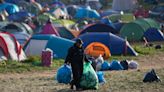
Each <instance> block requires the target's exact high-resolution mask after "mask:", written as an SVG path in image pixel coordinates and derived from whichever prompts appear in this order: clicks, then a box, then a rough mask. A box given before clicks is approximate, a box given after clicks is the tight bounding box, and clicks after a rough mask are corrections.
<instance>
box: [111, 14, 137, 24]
mask: <svg viewBox="0 0 164 92" xmlns="http://www.w3.org/2000/svg"><path fill="white" fill-rule="evenodd" d="M108 18H109V19H110V20H111V21H112V22H114V21H117V20H118V19H119V20H121V21H123V22H131V21H134V20H135V17H134V15H133V14H131V13H125V14H123V15H121V14H112V15H110V16H108Z"/></svg>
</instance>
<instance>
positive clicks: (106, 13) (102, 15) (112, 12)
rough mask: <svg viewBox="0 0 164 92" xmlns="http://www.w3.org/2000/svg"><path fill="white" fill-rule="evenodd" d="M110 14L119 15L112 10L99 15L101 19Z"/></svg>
mask: <svg viewBox="0 0 164 92" xmlns="http://www.w3.org/2000/svg"><path fill="white" fill-rule="evenodd" d="M112 14H119V12H118V11H114V10H106V11H103V12H101V13H100V15H101V17H105V16H110V15H112Z"/></svg>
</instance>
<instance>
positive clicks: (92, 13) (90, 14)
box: [75, 8, 100, 18]
mask: <svg viewBox="0 0 164 92" xmlns="http://www.w3.org/2000/svg"><path fill="white" fill-rule="evenodd" d="M75 18H100V14H99V13H98V12H97V11H96V10H92V9H88V8H78V9H77V12H76V14H75Z"/></svg>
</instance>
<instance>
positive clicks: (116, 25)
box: [113, 22, 126, 33]
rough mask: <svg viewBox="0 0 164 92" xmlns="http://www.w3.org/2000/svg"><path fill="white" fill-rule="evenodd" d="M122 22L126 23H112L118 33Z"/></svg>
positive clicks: (122, 24)
mask: <svg viewBox="0 0 164 92" xmlns="http://www.w3.org/2000/svg"><path fill="white" fill-rule="evenodd" d="M124 24H126V23H123V22H116V23H113V25H114V27H115V29H116V30H117V32H118V33H120V30H121V28H122V27H123V26H124Z"/></svg>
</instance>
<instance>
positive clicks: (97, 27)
mask: <svg viewBox="0 0 164 92" xmlns="http://www.w3.org/2000/svg"><path fill="white" fill-rule="evenodd" d="M87 32H111V33H114V34H116V33H117V31H116V30H115V29H114V28H113V27H111V26H109V25H106V24H101V23H99V24H93V25H91V26H89V27H87V28H85V29H84V30H82V31H81V32H80V35H81V34H84V33H87Z"/></svg>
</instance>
